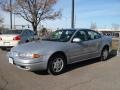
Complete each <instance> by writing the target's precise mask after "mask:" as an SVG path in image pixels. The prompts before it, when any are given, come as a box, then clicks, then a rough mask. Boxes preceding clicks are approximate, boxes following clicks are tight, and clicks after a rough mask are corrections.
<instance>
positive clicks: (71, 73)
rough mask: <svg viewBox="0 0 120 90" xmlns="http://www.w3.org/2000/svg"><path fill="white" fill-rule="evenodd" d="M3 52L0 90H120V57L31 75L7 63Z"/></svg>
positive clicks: (1, 53) (31, 73) (0, 61)
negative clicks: (50, 73) (57, 73)
mask: <svg viewBox="0 0 120 90" xmlns="http://www.w3.org/2000/svg"><path fill="white" fill-rule="evenodd" d="M6 53H7V52H6V51H2V50H0V90H120V77H119V75H120V70H119V69H120V56H114V55H113V56H111V57H110V59H109V60H108V61H104V62H101V61H99V60H98V59H92V60H89V61H85V62H81V63H77V64H73V65H69V66H68V67H67V70H66V71H65V73H63V74H61V75H58V76H52V75H48V74H47V73H46V72H40V71H39V72H28V71H23V70H19V69H17V68H16V67H15V66H13V65H11V64H9V63H8V60H7V58H6Z"/></svg>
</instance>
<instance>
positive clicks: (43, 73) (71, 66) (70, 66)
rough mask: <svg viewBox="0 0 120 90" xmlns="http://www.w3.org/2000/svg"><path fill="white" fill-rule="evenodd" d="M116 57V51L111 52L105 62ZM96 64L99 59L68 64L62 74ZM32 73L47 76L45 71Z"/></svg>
mask: <svg viewBox="0 0 120 90" xmlns="http://www.w3.org/2000/svg"><path fill="white" fill-rule="evenodd" d="M116 55H117V51H116V50H113V51H112V52H111V53H110V55H109V57H108V59H107V60H106V61H108V60H111V59H112V58H113V57H115V56H116ZM98 62H101V60H100V58H95V59H89V60H86V61H82V62H78V63H74V64H70V65H67V66H66V69H65V70H64V72H63V73H62V74H64V73H67V72H69V71H72V70H75V69H77V68H81V67H84V66H87V65H91V64H95V63H98ZM102 62H104V61H102ZM34 73H35V74H38V75H49V74H48V73H47V71H36V72H34Z"/></svg>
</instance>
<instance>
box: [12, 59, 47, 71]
mask: <svg viewBox="0 0 120 90" xmlns="http://www.w3.org/2000/svg"><path fill="white" fill-rule="evenodd" d="M14 65H15V66H17V68H19V69H22V70H27V71H38V70H46V69H47V63H46V62H39V63H31V64H24V63H19V62H15V61H14Z"/></svg>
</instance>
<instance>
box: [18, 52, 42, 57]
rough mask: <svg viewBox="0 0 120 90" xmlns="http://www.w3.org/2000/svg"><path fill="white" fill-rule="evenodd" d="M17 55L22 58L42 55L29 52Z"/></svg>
mask: <svg viewBox="0 0 120 90" xmlns="http://www.w3.org/2000/svg"><path fill="white" fill-rule="evenodd" d="M19 57H23V58H40V57H42V55H40V54H31V53H20V54H19Z"/></svg>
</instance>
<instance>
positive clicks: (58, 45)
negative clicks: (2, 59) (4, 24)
mask: <svg viewBox="0 0 120 90" xmlns="http://www.w3.org/2000/svg"><path fill="white" fill-rule="evenodd" d="M111 42H112V39H111V37H107V36H103V35H101V34H99V33H98V32H96V31H93V30H88V29H65V30H57V31H55V32H53V33H52V35H51V36H50V37H49V38H46V39H43V40H42V41H40V40H38V41H33V42H30V43H26V44H22V45H18V46H16V47H13V48H12V49H11V51H10V52H9V53H8V58H9V63H11V64H14V65H15V66H17V67H18V68H20V69H22V70H29V71H36V70H47V71H48V72H49V73H50V74H54V75H57V74H60V73H62V72H63V71H64V69H65V66H66V65H67V64H72V63H76V62H80V61H84V60H88V59H91V58H96V57H101V60H106V59H107V58H108V55H109V52H110V51H111Z"/></svg>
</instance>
